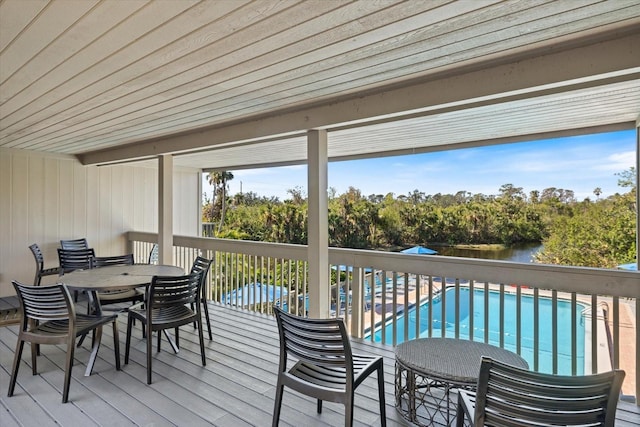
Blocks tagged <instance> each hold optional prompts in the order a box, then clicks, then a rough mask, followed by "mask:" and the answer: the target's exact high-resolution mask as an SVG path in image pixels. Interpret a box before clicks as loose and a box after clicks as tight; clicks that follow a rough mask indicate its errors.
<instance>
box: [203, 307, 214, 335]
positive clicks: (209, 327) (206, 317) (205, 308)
mask: <svg viewBox="0 0 640 427" xmlns="http://www.w3.org/2000/svg"><path fill="white" fill-rule="evenodd" d="M202 305H203V307H204V318H205V319H206V320H207V331H209V341H212V340H213V335H212V334H211V319H210V318H209V305H208V304H207V301H202Z"/></svg>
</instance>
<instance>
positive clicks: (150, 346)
mask: <svg viewBox="0 0 640 427" xmlns="http://www.w3.org/2000/svg"><path fill="white" fill-rule="evenodd" d="M147 334H148V335H149V336H148V337H147V384H151V350H153V343H152V341H151V337H152V334H151V326H150V325H147ZM160 335H162V331H158V351H160Z"/></svg>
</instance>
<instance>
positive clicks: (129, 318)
mask: <svg viewBox="0 0 640 427" xmlns="http://www.w3.org/2000/svg"><path fill="white" fill-rule="evenodd" d="M132 326H133V318H132V316H131V315H128V316H127V339H126V341H125V344H124V364H125V365H127V364H128V363H129V347H130V346H131V327H132Z"/></svg>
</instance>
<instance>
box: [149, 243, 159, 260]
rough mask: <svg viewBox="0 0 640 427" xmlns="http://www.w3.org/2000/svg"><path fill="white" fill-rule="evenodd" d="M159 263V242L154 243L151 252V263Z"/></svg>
mask: <svg viewBox="0 0 640 427" xmlns="http://www.w3.org/2000/svg"><path fill="white" fill-rule="evenodd" d="M157 263H158V244H157V243H154V244H153V246H152V247H151V251H150V252H149V264H157Z"/></svg>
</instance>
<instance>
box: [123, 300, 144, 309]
mask: <svg viewBox="0 0 640 427" xmlns="http://www.w3.org/2000/svg"><path fill="white" fill-rule="evenodd" d="M143 306H144V301H141V302H137V303H135V304H131V305H130V306H129V307H128V308H127V310H138V309H141V308H142V307H143Z"/></svg>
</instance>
